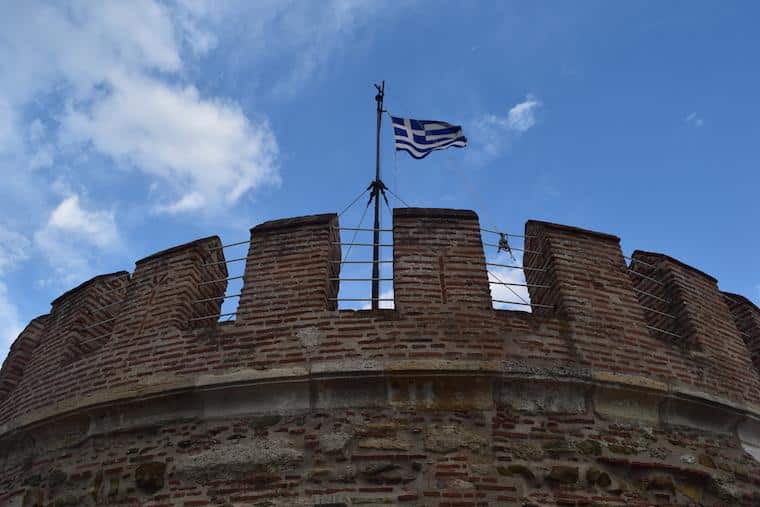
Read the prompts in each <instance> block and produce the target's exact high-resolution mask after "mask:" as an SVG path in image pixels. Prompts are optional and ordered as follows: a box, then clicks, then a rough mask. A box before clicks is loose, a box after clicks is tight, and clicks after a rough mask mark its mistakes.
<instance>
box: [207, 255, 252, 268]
mask: <svg viewBox="0 0 760 507" xmlns="http://www.w3.org/2000/svg"><path fill="white" fill-rule="evenodd" d="M247 258H248V257H238V258H237V259H229V260H227V259H225V260H223V261H216V262H207V263H205V264H201V266H204V267H205V266H216V265H219V264H227V263H228V262H239V261H244V260H246V259H247Z"/></svg>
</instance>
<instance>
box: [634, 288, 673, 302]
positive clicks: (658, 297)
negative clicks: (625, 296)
mask: <svg viewBox="0 0 760 507" xmlns="http://www.w3.org/2000/svg"><path fill="white" fill-rule="evenodd" d="M633 291H634V292H638V293H639V294H644V295H645V296H649V297H650V298H654V299H656V300H657V301H662V302H663V303H668V304H670V303H672V301H670V300H669V299H664V298H661V297H660V296H655V295H654V294H651V293H649V292H647V291H645V290H641V289H637V288H636V287H634V288H633Z"/></svg>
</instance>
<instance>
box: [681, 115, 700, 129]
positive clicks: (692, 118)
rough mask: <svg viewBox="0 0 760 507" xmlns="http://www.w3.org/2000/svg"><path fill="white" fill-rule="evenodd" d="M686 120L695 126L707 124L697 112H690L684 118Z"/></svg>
mask: <svg viewBox="0 0 760 507" xmlns="http://www.w3.org/2000/svg"><path fill="white" fill-rule="evenodd" d="M684 121H685V122H686V123H687V124H688V125H691V126H693V127H696V128H699V127H701V126H703V125H704V124H705V120H704V119H702V117H701V116H699V115H698V114H697V113H696V112H693V113H689V114H688V115H687V116H686V118H684Z"/></svg>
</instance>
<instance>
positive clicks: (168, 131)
mask: <svg viewBox="0 0 760 507" xmlns="http://www.w3.org/2000/svg"><path fill="white" fill-rule="evenodd" d="M110 83H111V84H112V85H113V90H112V92H111V93H110V94H109V95H108V96H107V97H105V98H103V99H102V100H99V101H97V102H96V103H95V104H94V105H93V106H92V107H90V108H89V110H83V109H82V108H80V109H72V110H70V111H68V112H67V114H66V115H65V117H64V119H63V131H64V132H65V134H66V136H67V138H68V139H70V140H74V141H82V142H90V143H92V146H93V147H94V148H95V149H96V150H97V151H99V152H100V153H102V154H105V155H108V156H110V157H112V158H114V159H115V160H118V161H121V162H123V163H125V164H129V165H132V166H134V167H136V168H138V169H139V170H140V171H143V172H145V173H147V174H149V175H151V176H155V177H158V178H159V179H160V180H161V181H162V182H164V185H165V187H167V188H168V189H169V195H170V196H174V199H172V202H170V203H168V204H167V203H162V204H161V205H160V206H159V207H158V209H160V210H161V211H167V212H172V213H174V212H184V211H213V210H215V209H218V208H221V207H224V206H228V205H232V204H235V202H237V200H238V199H239V198H240V197H241V196H242V195H243V194H245V193H246V192H247V191H249V190H252V189H254V188H257V187H259V186H261V185H262V184H265V183H273V182H277V181H278V173H277V151H278V149H277V141H276V140H275V137H274V134H273V133H272V131H271V129H270V128H269V125H268V123H267V122H266V121H263V120H262V121H259V122H257V123H254V122H251V121H250V120H249V119H248V118H247V117H246V116H245V115H244V114H243V113H242V111H241V110H240V108H239V107H237V106H236V105H235V104H233V103H230V102H225V101H221V100H204V99H203V98H201V97H200V94H199V93H198V91H197V90H196V89H195V88H194V87H192V86H185V87H173V86H169V85H167V84H165V83H162V82H160V81H158V80H155V79H152V78H147V77H144V76H126V75H122V74H117V75H113V76H111V78H110Z"/></svg>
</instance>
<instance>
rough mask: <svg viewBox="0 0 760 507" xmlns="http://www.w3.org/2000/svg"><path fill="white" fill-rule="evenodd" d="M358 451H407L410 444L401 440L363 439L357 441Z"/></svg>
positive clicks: (410, 446)
mask: <svg viewBox="0 0 760 507" xmlns="http://www.w3.org/2000/svg"><path fill="white" fill-rule="evenodd" d="M358 445H359V448H360V449H378V450H382V451H408V450H410V449H411V448H412V444H411V442H409V441H408V440H406V439H403V438H363V439H361V440H359V444H358Z"/></svg>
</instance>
